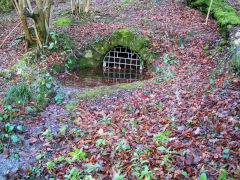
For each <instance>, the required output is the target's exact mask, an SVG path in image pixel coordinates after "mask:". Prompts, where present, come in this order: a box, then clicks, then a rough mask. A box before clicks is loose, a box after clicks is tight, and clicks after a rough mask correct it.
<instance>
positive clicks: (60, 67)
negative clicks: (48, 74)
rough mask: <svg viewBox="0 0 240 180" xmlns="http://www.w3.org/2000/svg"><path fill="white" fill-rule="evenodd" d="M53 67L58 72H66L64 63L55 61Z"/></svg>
mask: <svg viewBox="0 0 240 180" xmlns="http://www.w3.org/2000/svg"><path fill="white" fill-rule="evenodd" d="M51 68H52V69H54V70H55V71H56V72H57V73H63V72H65V66H64V65H62V64H57V63H53V64H52V66H51Z"/></svg>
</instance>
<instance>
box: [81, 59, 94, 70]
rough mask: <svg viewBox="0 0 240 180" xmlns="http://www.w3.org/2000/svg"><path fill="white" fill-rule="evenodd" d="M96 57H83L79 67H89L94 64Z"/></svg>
mask: <svg viewBox="0 0 240 180" xmlns="http://www.w3.org/2000/svg"><path fill="white" fill-rule="evenodd" d="M93 61H94V59H93V58H86V57H83V58H81V59H80V60H79V61H78V67H79V68H88V67H93V66H94V62H93Z"/></svg>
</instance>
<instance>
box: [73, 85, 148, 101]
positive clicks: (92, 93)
mask: <svg viewBox="0 0 240 180" xmlns="http://www.w3.org/2000/svg"><path fill="white" fill-rule="evenodd" d="M140 87H141V88H144V87H145V82H143V81H137V82H133V83H122V84H116V85H113V86H100V87H97V88H95V89H91V90H89V89H87V90H84V91H82V92H72V93H71V96H72V97H74V98H77V99H85V98H89V97H96V96H99V95H102V96H103V95H108V94H111V93H114V92H115V91H117V90H122V89H134V88H140Z"/></svg>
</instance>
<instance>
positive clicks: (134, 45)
mask: <svg viewBox="0 0 240 180" xmlns="http://www.w3.org/2000/svg"><path fill="white" fill-rule="evenodd" d="M114 47H126V48H129V49H130V50H131V51H134V52H135V53H137V54H139V55H140V63H141V65H142V66H143V65H145V66H148V65H149V61H150V60H151V59H152V58H155V57H156V55H155V54H154V53H148V52H149V49H150V48H151V47H150V40H149V38H148V37H141V36H139V35H136V34H134V33H133V32H132V31H130V30H128V29H119V30H116V31H114V32H113V33H112V35H111V36H106V37H104V38H102V39H101V40H98V41H95V42H92V43H90V44H89V45H88V46H87V47H86V49H85V50H84V52H83V55H82V57H81V58H80V59H79V61H78V65H79V67H80V68H81V67H97V66H100V65H101V64H102V62H103V59H104V56H105V55H106V54H107V53H108V52H109V51H110V50H111V49H113V48H114Z"/></svg>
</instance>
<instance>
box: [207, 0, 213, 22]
mask: <svg viewBox="0 0 240 180" xmlns="http://www.w3.org/2000/svg"><path fill="white" fill-rule="evenodd" d="M212 3H213V0H211V2H210V6H209V8H208V13H207V18H206V24H207V23H208V18H209V14H210V10H211V7H212Z"/></svg>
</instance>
